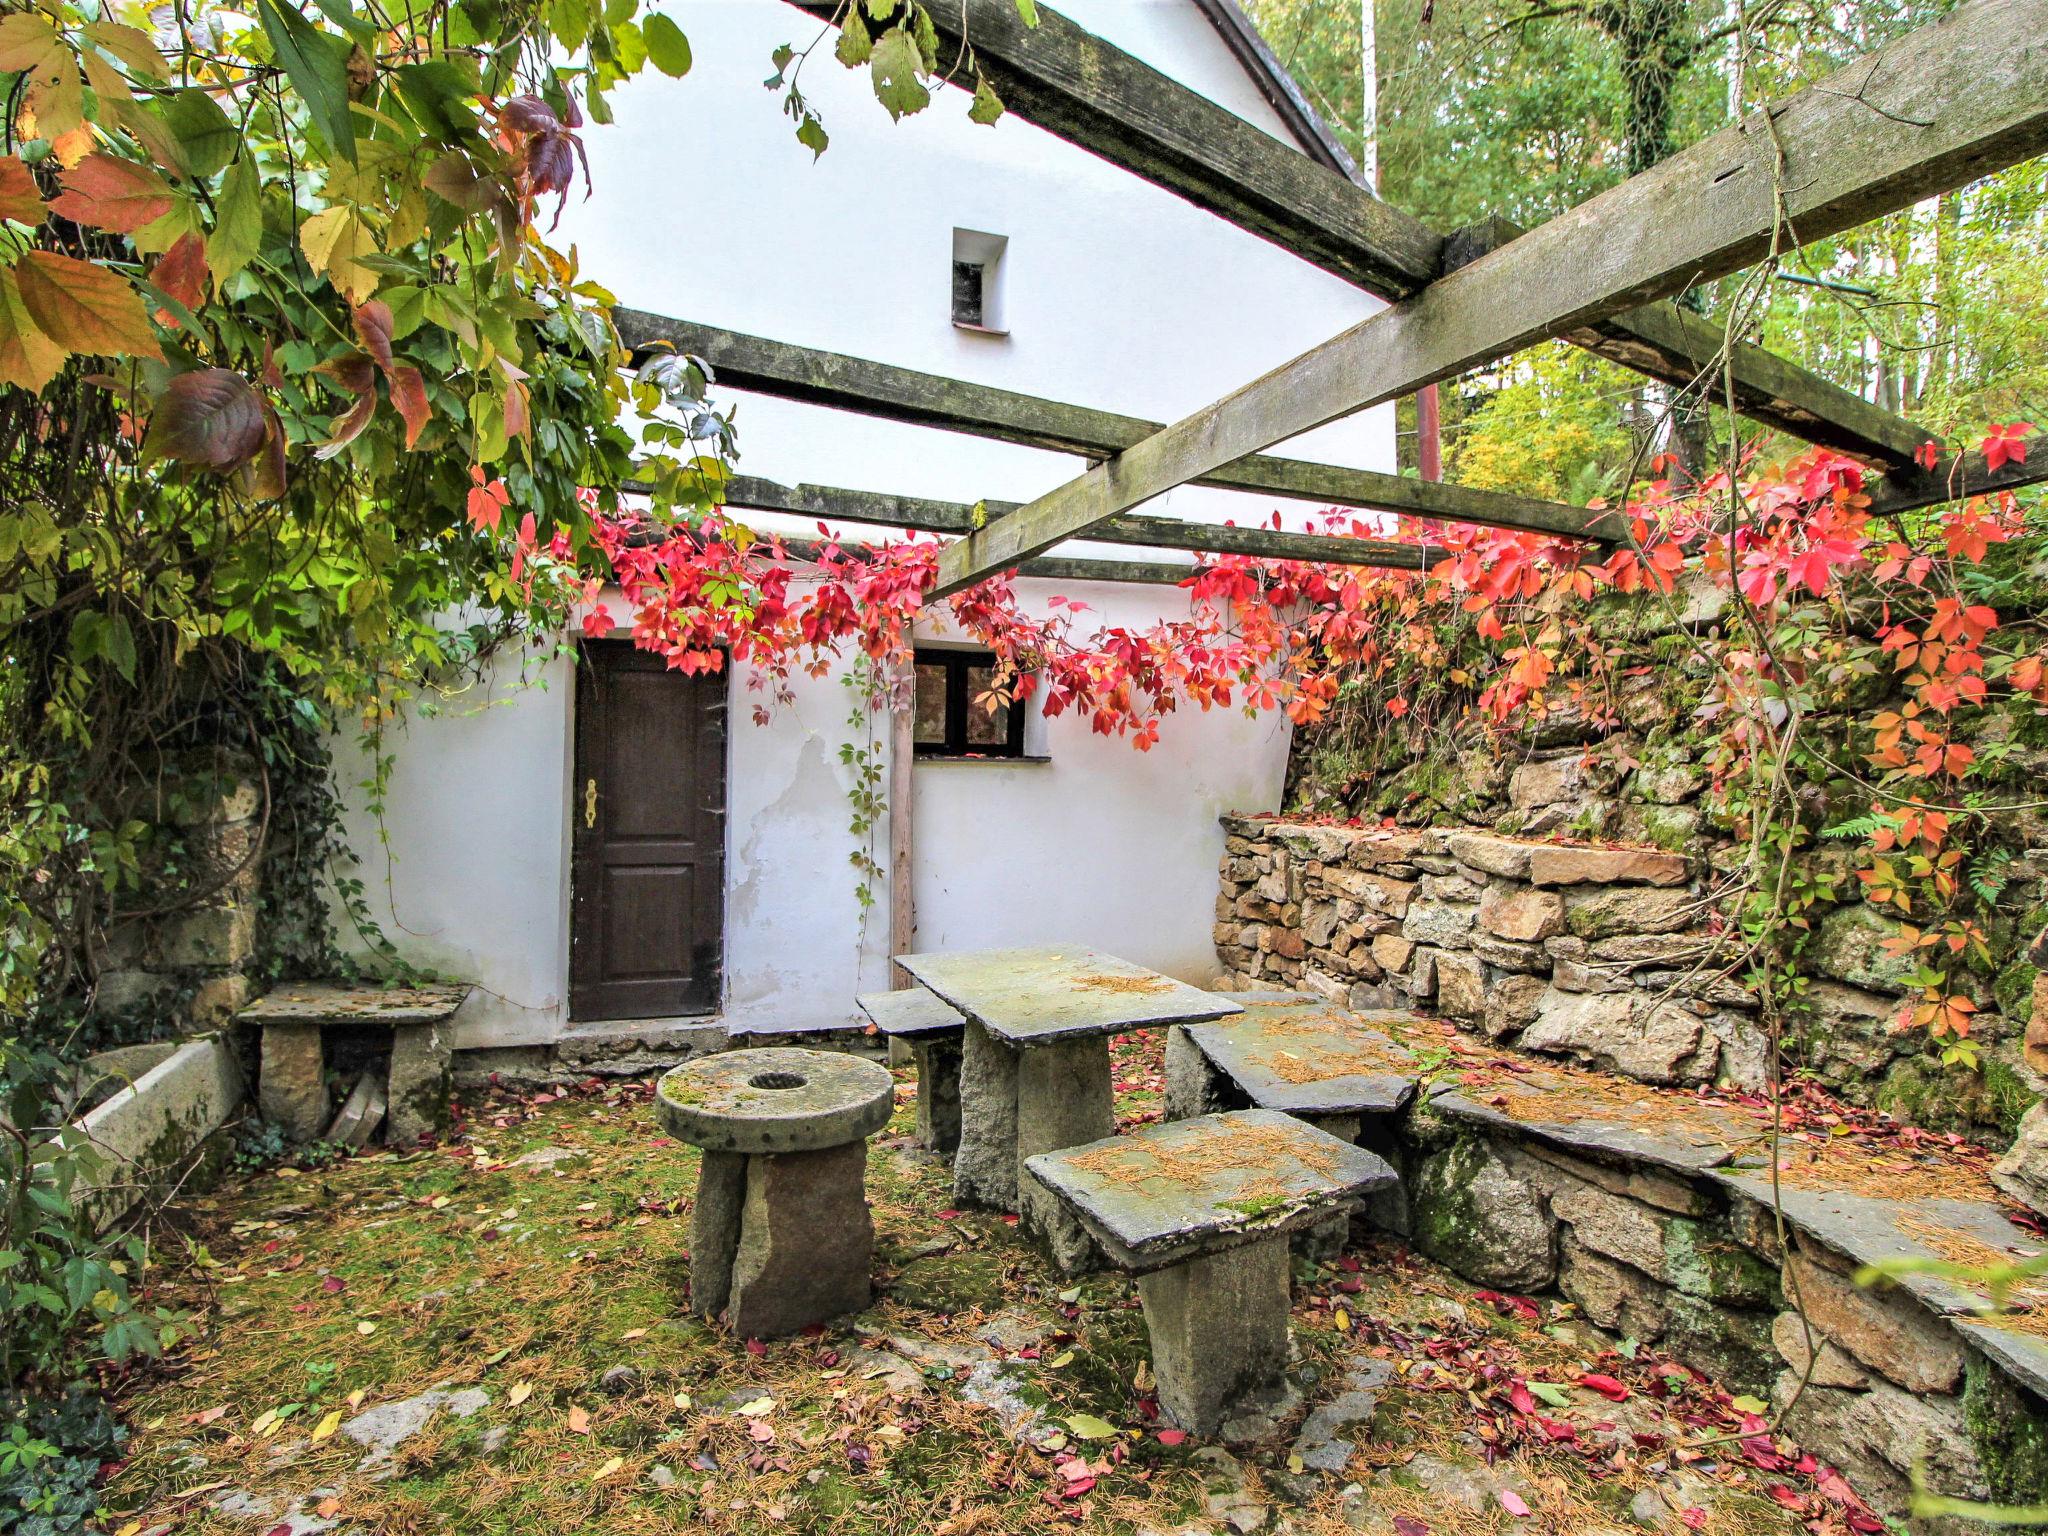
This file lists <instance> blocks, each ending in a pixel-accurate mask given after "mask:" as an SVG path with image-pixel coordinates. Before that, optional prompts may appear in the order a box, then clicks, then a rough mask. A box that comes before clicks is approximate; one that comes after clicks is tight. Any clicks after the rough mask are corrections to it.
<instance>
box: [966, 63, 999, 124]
mask: <svg viewBox="0 0 2048 1536" xmlns="http://www.w3.org/2000/svg"><path fill="white" fill-rule="evenodd" d="M1002 115H1003V98H1002V97H1000V96H998V95H997V94H996V88H995V87H994V86H992V85H990V84H989V83H988V80H987V78H986V77H985V76H982V75H976V76H975V77H974V101H973V103H972V105H970V106H969V107H968V109H967V119H968V121H969V122H974V123H982V124H984V125H985V124H989V123H993V122H994V121H995V120H996V119H997V118H999V117H1001V116H1002Z"/></svg>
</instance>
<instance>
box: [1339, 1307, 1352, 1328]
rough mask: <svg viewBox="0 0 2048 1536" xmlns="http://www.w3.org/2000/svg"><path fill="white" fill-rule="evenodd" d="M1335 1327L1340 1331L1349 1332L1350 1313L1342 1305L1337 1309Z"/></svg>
mask: <svg viewBox="0 0 2048 1536" xmlns="http://www.w3.org/2000/svg"><path fill="white" fill-rule="evenodd" d="M1337 1327H1338V1329H1339V1330H1340V1331H1341V1332H1344V1333H1349V1332H1350V1331H1351V1314H1350V1313H1349V1312H1346V1311H1345V1310H1344V1309H1343V1308H1342V1307H1339V1308H1338V1309H1337Z"/></svg>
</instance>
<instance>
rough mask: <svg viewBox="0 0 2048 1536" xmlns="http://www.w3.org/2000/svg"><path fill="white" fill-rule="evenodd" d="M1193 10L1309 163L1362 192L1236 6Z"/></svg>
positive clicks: (1216, 1) (1330, 137)
mask: <svg viewBox="0 0 2048 1536" xmlns="http://www.w3.org/2000/svg"><path fill="white" fill-rule="evenodd" d="M1195 7H1196V9H1198V10H1199V11H1201V13H1202V14H1203V15H1204V16H1206V17H1208V18H1209V24H1210V25H1211V26H1213V27H1214V28H1215V29H1216V30H1217V32H1218V33H1219V34H1220V35H1221V36H1222V38H1223V42H1224V45H1225V46H1226V47H1228V48H1229V49H1230V51H1231V53H1232V55H1233V56H1235V57H1236V59H1237V62H1238V63H1239V64H1241V65H1243V66H1244V69H1245V72H1246V73H1247V74H1249V75H1250V76H1251V77H1252V79H1253V81H1254V82H1255V83H1256V84H1257V85H1258V87H1259V94H1261V95H1262V96H1264V97H1265V98H1266V101H1267V103H1268V104H1269V105H1270V106H1271V107H1272V108H1273V110H1274V111H1275V112H1277V113H1279V114H1280V120H1281V121H1282V122H1283V123H1285V124H1286V126H1287V131H1288V132H1289V133H1291V134H1292V135H1293V136H1294V139H1295V142H1296V143H1298V144H1299V145H1300V146H1301V148H1302V150H1303V151H1304V152H1305V153H1306V154H1307V155H1308V157H1309V158H1310V159H1311V160H1314V161H1316V162H1317V163H1318V164H1320V165H1323V166H1327V167H1328V168H1329V169H1330V170H1333V171H1335V172H1337V173H1338V174H1339V175H1341V176H1343V177H1344V178H1346V179H1347V180H1349V181H1352V182H1356V183H1357V184H1358V185H1359V186H1365V182H1364V179H1363V177H1362V176H1361V175H1360V174H1359V170H1358V165H1357V163H1356V162H1355V161H1353V160H1352V158H1351V156H1350V154H1349V153H1348V152H1347V151H1346V150H1345V148H1344V146H1343V145H1342V144H1340V143H1339V142H1338V141H1337V136H1336V135H1335V134H1334V133H1332V132H1331V131H1330V126H1329V124H1327V123H1325V122H1324V121H1323V119H1322V115H1321V114H1320V113H1318V112H1317V111H1316V109H1315V108H1314V107H1312V106H1310V105H1309V102H1308V98H1307V97H1306V96H1305V95H1303V94H1302V90H1301V87H1300V86H1298V85H1296V84H1295V83H1294V76H1292V75H1290V74H1289V73H1288V72H1287V67H1286V66H1285V65H1284V64H1282V63H1281V62H1280V60H1279V57H1278V56H1277V55H1276V54H1275V53H1274V52H1273V49H1272V47H1271V46H1270V45H1269V44H1268V43H1267V42H1266V39H1265V38H1264V36H1262V35H1261V34H1260V32H1259V29H1258V27H1257V26H1256V25H1254V24H1253V22H1252V19H1251V17H1249V16H1247V15H1245V13H1244V9H1243V8H1242V7H1241V6H1240V5H1239V4H1238V3H1237V0H1195ZM1367 190H1368V191H1370V190H1371V189H1370V188H1367Z"/></svg>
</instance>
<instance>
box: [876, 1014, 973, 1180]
mask: <svg viewBox="0 0 2048 1536" xmlns="http://www.w3.org/2000/svg"><path fill="white" fill-rule="evenodd" d="M854 1002H855V1003H856V1004H857V1005H858V1006H859V1008H860V1011H861V1012H862V1013H864V1014H866V1015H867V1017H868V1022H869V1023H871V1024H873V1025H874V1026H875V1028H876V1029H877V1030H879V1031H881V1033H882V1034H884V1035H886V1036H888V1038H889V1039H891V1040H901V1041H902V1042H903V1043H904V1044H905V1045H907V1046H908V1047H909V1048H910V1055H911V1059H912V1060H913V1061H915V1062H916V1063H917V1139H918V1140H919V1141H920V1142H922V1143H923V1144H924V1145H925V1147H926V1149H927V1150H929V1151H932V1152H936V1153H938V1154H939V1155H940V1156H941V1157H951V1156H952V1155H953V1152H954V1149H955V1148H957V1147H958V1146H959V1145H960V1039H961V1036H962V1035H963V1034H964V1033H965V1031H966V1029H967V1020H966V1019H965V1018H963V1017H962V1016H961V1015H960V1013H959V1012H958V1011H957V1010H956V1009H954V1008H952V1007H950V1006H948V1005H947V1004H946V1003H945V1002H944V1001H943V1000H941V999H940V998H938V997H937V996H935V995H934V994H932V993H930V992H927V991H926V990H925V989H924V988H923V987H905V988H903V989H902V990H901V991H898V992H870V993H868V994H867V995H866V996H864V997H856V998H855V999H854Z"/></svg>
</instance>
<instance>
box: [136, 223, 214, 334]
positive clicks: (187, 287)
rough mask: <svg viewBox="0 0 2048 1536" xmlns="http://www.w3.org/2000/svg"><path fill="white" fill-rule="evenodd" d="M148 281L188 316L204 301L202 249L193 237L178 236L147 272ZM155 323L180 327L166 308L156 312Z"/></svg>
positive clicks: (204, 273) (200, 242)
mask: <svg viewBox="0 0 2048 1536" xmlns="http://www.w3.org/2000/svg"><path fill="white" fill-rule="evenodd" d="M149 280H150V281H151V282H153V283H155V284H156V285H157V287H158V288H160V289H161V290H162V291H163V293H164V295H165V297H167V298H170V299H174V300H176V301H177V302H178V303H179V304H181V305H183V306H184V307H185V310H186V312H187V313H188V314H189V313H190V312H191V311H192V310H195V309H197V308H198V307H199V306H200V305H201V304H203V303H204V302H205V301H206V246H205V244H204V242H202V241H201V240H200V238H199V236H197V235H195V234H189V233H188V234H183V235H180V236H179V237H178V239H177V241H176V243H175V244H173V245H172V246H171V248H170V249H169V250H168V251H165V252H164V253H163V255H161V256H159V257H158V258H157V260H156V265H155V266H153V267H151V268H150V269H149ZM156 320H157V324H159V325H170V324H172V323H173V322H177V323H180V324H182V323H183V322H182V321H180V320H179V318H178V317H177V316H176V315H174V314H172V313H171V312H170V311H169V310H167V309H159V310H158V311H157V314H156Z"/></svg>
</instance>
